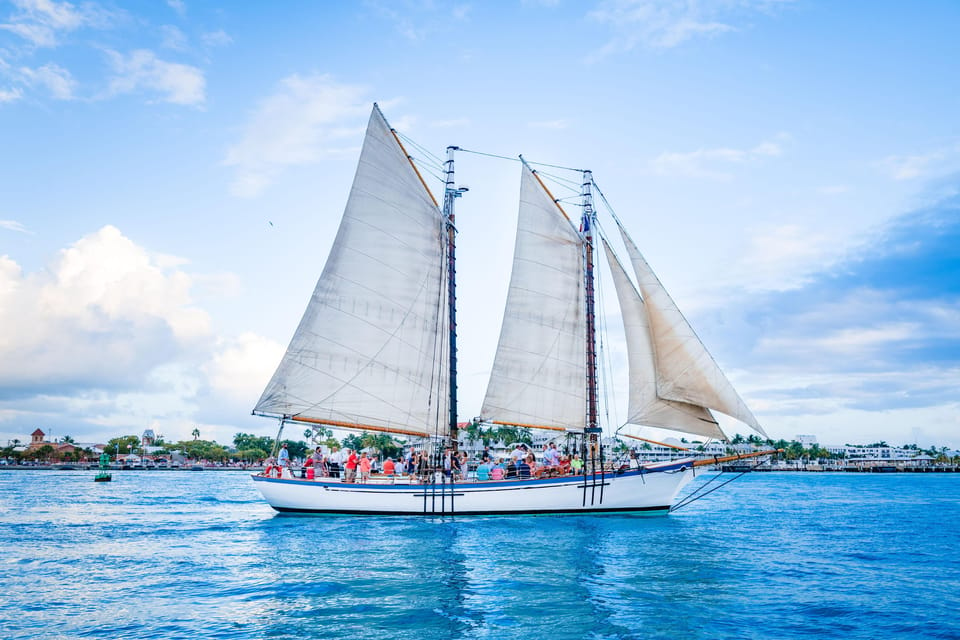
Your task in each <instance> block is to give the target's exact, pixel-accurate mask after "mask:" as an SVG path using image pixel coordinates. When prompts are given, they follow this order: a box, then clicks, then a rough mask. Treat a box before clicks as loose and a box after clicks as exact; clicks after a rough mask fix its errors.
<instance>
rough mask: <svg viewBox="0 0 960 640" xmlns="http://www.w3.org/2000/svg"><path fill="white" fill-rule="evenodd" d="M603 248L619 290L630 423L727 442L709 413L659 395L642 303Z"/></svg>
mask: <svg viewBox="0 0 960 640" xmlns="http://www.w3.org/2000/svg"><path fill="white" fill-rule="evenodd" d="M603 248H604V250H605V253H606V255H607V262H608V263H609V265H610V272H611V273H612V275H613V284H614V287H615V288H616V290H617V299H618V300H619V302H620V313H621V315H622V316H623V328H624V332H625V334H626V339H627V361H628V364H629V369H630V390H629V405H628V407H627V422H628V423H630V424H635V425H643V426H648V427H660V428H663V429H671V430H673V431H682V432H684V433H692V434H697V435H702V436H707V437H709V438H719V439H725V436H724V434H723V432H722V431H721V430H720V427H719V426H718V425H717V421H716V419H714V417H713V415H712V414H711V413H710V412H709V411H708V410H706V409H704V408H703V407H701V406H697V405H694V404H688V403H686V402H675V401H673V400H664V399H663V398H661V397H660V396H658V395H657V379H656V365H655V361H654V350H653V343H652V341H651V339H650V326H649V324H648V323H647V315H646V310H645V309H644V304H643V300H642V299H641V298H640V294H638V293H637V290H636V289H635V288H634V286H633V283H632V282H630V278H629V277H628V276H627V274H626V272H625V271H624V269H623V266H622V265H621V264H620V261H619V260H618V259H617V257H616V256H615V255H614V253H613V251H612V250H611V249H610V245H609V244H607V241H606V240H604V241H603Z"/></svg>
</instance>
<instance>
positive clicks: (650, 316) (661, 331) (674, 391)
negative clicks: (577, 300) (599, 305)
mask: <svg viewBox="0 0 960 640" xmlns="http://www.w3.org/2000/svg"><path fill="white" fill-rule="evenodd" d="M618 226H619V224H618ZM619 228H620V234H621V235H622V236H623V242H624V244H625V245H626V247H627V253H628V254H629V255H630V260H631V262H632V263H633V269H634V272H635V273H636V276H637V283H638V284H639V287H640V293H641V295H642V296H643V303H644V309H645V310H646V314H647V321H648V323H649V327H650V335H651V337H652V339H653V352H654V361H655V363H656V381H657V395H658V396H659V397H660V398H663V399H664V400H673V401H677V402H686V403H689V404H694V405H699V406H701V407H706V408H709V409H714V410H716V411H721V412H723V413H725V414H727V415H728V416H730V417H732V418H736V419H737V420H739V421H741V422H743V423H744V424H747V425H749V426H750V427H752V428H753V429H755V430H756V431H757V432H759V433H762V434H763V435H766V433H765V432H764V431H763V428H762V427H761V426H760V424H759V423H758V422H757V419H756V418H755V417H754V416H753V413H751V412H750V409H748V408H747V405H746V403H744V401H743V400H742V399H741V398H740V395H739V394H738V393H737V392H736V390H735V389H734V388H733V385H731V384H730V381H729V380H727V377H726V376H725V375H724V374H723V371H721V370H720V367H719V366H717V363H716V362H715V361H714V359H713V357H712V356H711V355H710V354H709V353H708V352H707V349H706V347H704V346H703V343H702V342H701V341H700V338H698V337H697V335H696V333H694V331H693V328H692V327H691V326H690V324H689V323H688V322H687V320H686V318H684V317H683V314H682V313H680V310H679V309H678V308H677V305H676V304H675V303H674V302H673V299H672V298H671V297H670V294H668V293H667V291H666V289H664V288H663V285H662V284H661V283H660V280H659V279H658V278H657V276H656V274H654V273H653V270H652V269H651V268H650V265H649V264H647V261H646V260H645V259H644V258H643V256H642V255H641V254H640V250H639V249H637V246H636V245H635V244H634V242H633V240H632V239H631V238H630V236H629V234H627V232H626V230H625V229H624V228H623V227H622V226H620V227H619Z"/></svg>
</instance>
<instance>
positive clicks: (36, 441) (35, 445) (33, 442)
mask: <svg viewBox="0 0 960 640" xmlns="http://www.w3.org/2000/svg"><path fill="white" fill-rule="evenodd" d="M45 444H49V445H51V446H53V443H52V442H47V434H45V433H44V432H43V431H42V430H41V429H37V430H36V431H34V432H33V433H31V434H30V446H29V447H27V449H39V448H40V447H42V446H43V445H45Z"/></svg>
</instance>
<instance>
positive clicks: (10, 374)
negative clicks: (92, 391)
mask: <svg viewBox="0 0 960 640" xmlns="http://www.w3.org/2000/svg"><path fill="white" fill-rule="evenodd" d="M191 284H192V280H191V278H190V276H189V275H187V274H186V273H185V272H183V271H180V270H177V269H171V268H163V267H161V266H159V265H158V264H157V260H156V259H155V258H154V257H153V256H152V255H151V254H150V253H149V252H147V251H146V250H145V249H143V248H142V247H139V246H137V245H136V244H134V243H133V242H132V241H131V240H130V239H129V238H126V237H125V236H124V235H123V234H122V233H120V231H119V230H118V229H116V228H115V227H112V226H106V227H103V228H102V229H100V230H99V231H97V232H96V233H92V234H90V235H87V236H85V237H83V238H81V239H80V240H79V241H78V242H76V243H75V244H74V245H73V246H71V247H70V248H68V249H65V250H63V251H62V252H61V253H60V256H59V258H58V259H57V260H56V261H55V262H54V263H53V264H52V265H50V266H49V268H48V269H46V270H44V271H41V272H38V273H35V274H29V275H26V276H24V275H23V274H22V272H21V269H20V267H19V266H18V265H17V264H16V263H15V262H13V261H12V260H11V259H10V258H8V257H3V258H0V326H3V327H4V331H3V332H0V386H8V387H9V386H18V387H23V386H31V385H45V384H50V385H53V386H57V385H91V386H97V385H98V384H101V385H102V384H106V385H117V384H125V383H128V382H132V381H134V380H136V379H137V378H138V377H140V376H141V375H143V374H144V372H146V371H149V370H150V369H151V368H153V367H154V366H156V365H157V364H159V363H162V362H164V361H166V360H169V359H171V358H174V357H175V355H176V354H177V353H178V352H180V351H181V350H183V349H185V348H187V347H189V346H190V345H192V344H194V343H196V342H197V341H198V340H202V339H206V338H208V336H209V333H210V326H209V325H210V321H209V317H208V316H207V314H206V313H205V312H204V311H202V310H200V309H198V308H196V307H195V306H193V305H192V303H191V299H190V288H191Z"/></svg>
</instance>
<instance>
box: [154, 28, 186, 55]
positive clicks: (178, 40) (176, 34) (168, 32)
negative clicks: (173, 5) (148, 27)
mask: <svg viewBox="0 0 960 640" xmlns="http://www.w3.org/2000/svg"><path fill="white" fill-rule="evenodd" d="M160 37H161V42H160V46H161V47H163V48H165V49H173V50H174V51H185V50H186V48H187V36H186V34H184V33H183V31H181V30H180V29H178V28H177V27H175V26H173V25H171V24H165V25H163V26H161V27H160Z"/></svg>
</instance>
